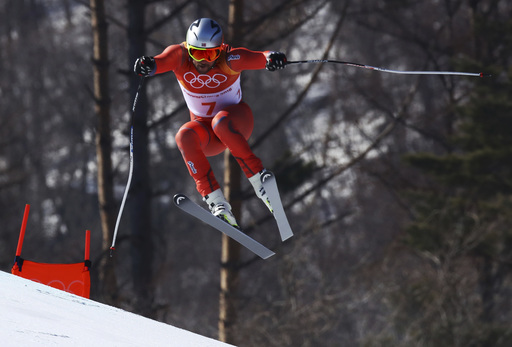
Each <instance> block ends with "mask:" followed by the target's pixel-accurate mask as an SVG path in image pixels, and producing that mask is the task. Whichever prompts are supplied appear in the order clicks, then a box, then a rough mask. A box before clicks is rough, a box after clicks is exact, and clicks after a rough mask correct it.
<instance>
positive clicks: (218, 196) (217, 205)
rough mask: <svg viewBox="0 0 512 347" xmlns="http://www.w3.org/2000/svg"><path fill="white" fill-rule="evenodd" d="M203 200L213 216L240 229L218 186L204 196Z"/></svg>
mask: <svg viewBox="0 0 512 347" xmlns="http://www.w3.org/2000/svg"><path fill="white" fill-rule="evenodd" d="M203 201H204V202H206V203H207V204H208V207H209V208H210V211H211V212H212V214H213V215H214V216H215V217H218V218H220V219H222V220H223V221H224V222H226V223H228V224H229V225H231V226H233V227H235V228H237V229H240V226H239V225H238V223H237V222H236V219H235V216H234V215H233V213H232V212H231V205H230V204H229V202H227V201H226V198H225V197H224V194H223V193H222V190H221V189H220V188H219V189H217V190H215V191H213V192H211V193H210V194H208V195H207V196H205V197H204V198H203Z"/></svg>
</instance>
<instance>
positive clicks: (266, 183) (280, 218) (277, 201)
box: [260, 171, 293, 241]
mask: <svg viewBox="0 0 512 347" xmlns="http://www.w3.org/2000/svg"><path fill="white" fill-rule="evenodd" d="M260 179H261V183H262V184H263V188H265V192H266V193H267V196H268V199H269V200H270V205H272V209H273V210H274V218H275V220H276V222H277V228H278V229H279V234H280V235H281V240H282V241H285V240H287V239H289V238H290V237H292V236H293V231H292V228H291V227H290V223H289V222H288V218H287V217H286V213H285V212H284V208H283V203H282V202H281V196H280V195H279V190H278V188H277V181H276V177H275V176H274V174H273V173H272V172H270V171H265V172H264V173H262V174H261V177H260Z"/></svg>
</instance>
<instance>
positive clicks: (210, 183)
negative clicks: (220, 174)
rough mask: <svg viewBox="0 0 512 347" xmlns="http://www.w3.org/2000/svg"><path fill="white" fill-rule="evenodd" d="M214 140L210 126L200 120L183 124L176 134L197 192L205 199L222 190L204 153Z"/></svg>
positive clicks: (177, 142)
mask: <svg viewBox="0 0 512 347" xmlns="http://www.w3.org/2000/svg"><path fill="white" fill-rule="evenodd" d="M212 138H215V135H214V134H213V131H212V129H211V127H210V125H209V124H208V123H207V122H201V121H198V120H193V121H190V122H187V123H185V124H183V125H182V126H181V128H180V130H179V131H178V133H177V134H176V144H177V145H178V148H179V150H180V152H181V155H182V157H183V160H184V161H185V164H186V165H187V169H188V172H189V173H190V176H192V178H193V179H194V181H195V183H196V188H197V191H198V192H199V194H201V196H203V197H204V196H206V195H208V194H210V193H211V192H213V191H214V190H217V189H219V188H220V186H219V183H218V182H217V180H216V178H215V175H214V174H213V171H212V168H211V166H210V163H209V162H208V159H207V158H206V155H205V153H204V149H205V148H206V147H207V146H208V144H209V143H210V142H211V141H212Z"/></svg>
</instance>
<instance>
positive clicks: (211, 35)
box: [187, 18, 223, 48]
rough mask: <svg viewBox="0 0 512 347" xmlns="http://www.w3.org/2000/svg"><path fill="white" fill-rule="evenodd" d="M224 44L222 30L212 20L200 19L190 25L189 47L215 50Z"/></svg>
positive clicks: (188, 33)
mask: <svg viewBox="0 0 512 347" xmlns="http://www.w3.org/2000/svg"><path fill="white" fill-rule="evenodd" d="M222 43H223V36H222V29H221V27H220V25H219V23H217V22H216V21H214V20H213V19H210V18H199V19H197V20H196V21H195V22H194V23H192V24H190V27H189V28H188V31H187V45H188V46H189V47H190V46H192V47H196V48H215V47H220V46H221V45H222Z"/></svg>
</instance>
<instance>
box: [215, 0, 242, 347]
mask: <svg viewBox="0 0 512 347" xmlns="http://www.w3.org/2000/svg"><path fill="white" fill-rule="evenodd" d="M242 13H243V0H230V3H229V23H228V32H227V36H226V38H227V41H228V42H229V43H230V44H231V45H233V46H238V45H239V44H240V42H239V41H240V32H241V27H242V22H243V17H242V16H243V14H242ZM224 170H225V171H224V194H225V196H226V198H227V199H228V201H229V202H230V204H231V207H232V208H233V214H234V215H235V218H236V219H237V220H238V221H240V219H241V207H242V201H241V199H240V196H241V188H240V175H241V171H240V167H239V165H238V163H237V162H236V160H235V159H234V158H233V156H231V155H230V153H229V151H228V150H226V151H225V152H224ZM239 263H240V244H239V243H237V242H235V241H233V240H232V239H231V238H229V237H227V236H226V235H222V255H221V270H220V298H219V340H220V341H223V342H227V343H230V344H235V331H236V329H235V324H236V316H237V315H236V311H237V307H236V304H237V300H236V298H237V291H238V267H239Z"/></svg>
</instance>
